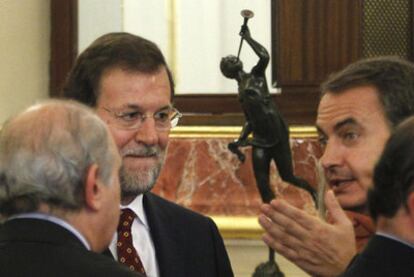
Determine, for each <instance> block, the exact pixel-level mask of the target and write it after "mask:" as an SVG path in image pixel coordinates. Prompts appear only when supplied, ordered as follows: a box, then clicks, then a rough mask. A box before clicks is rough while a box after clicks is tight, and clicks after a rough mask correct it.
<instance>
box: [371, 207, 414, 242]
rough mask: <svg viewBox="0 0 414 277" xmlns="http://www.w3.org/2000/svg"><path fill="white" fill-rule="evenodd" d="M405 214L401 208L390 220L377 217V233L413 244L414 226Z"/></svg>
mask: <svg viewBox="0 0 414 277" xmlns="http://www.w3.org/2000/svg"><path fill="white" fill-rule="evenodd" d="M406 213H407V212H406V211H405V210H404V209H403V208H401V209H400V210H399V211H398V212H397V214H396V215H394V216H393V217H392V218H386V217H383V216H379V217H378V219H377V231H379V232H382V233H385V234H389V235H392V236H394V237H397V238H399V239H401V240H403V241H406V242H408V243H411V244H414V232H413V231H414V226H413V223H412V222H411V220H410V219H409V217H408V216H407V215H406Z"/></svg>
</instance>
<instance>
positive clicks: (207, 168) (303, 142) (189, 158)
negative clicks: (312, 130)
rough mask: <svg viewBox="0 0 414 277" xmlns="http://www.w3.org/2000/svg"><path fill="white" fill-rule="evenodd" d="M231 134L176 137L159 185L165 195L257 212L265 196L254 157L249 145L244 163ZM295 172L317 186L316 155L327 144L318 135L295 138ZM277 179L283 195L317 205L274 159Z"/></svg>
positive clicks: (194, 205) (227, 211)
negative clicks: (321, 144)
mask: <svg viewBox="0 0 414 277" xmlns="http://www.w3.org/2000/svg"><path fill="white" fill-rule="evenodd" d="M232 140H233V139H231V138H171V139H170V144H169V148H168V153H167V157H166V162H165V166H164V168H163V170H162V173H161V176H160V177H159V179H158V182H157V184H156V186H155V188H154V190H153V191H154V192H155V193H156V194H158V195H161V196H162V197H165V198H167V199H169V200H171V201H174V202H176V203H178V204H180V205H183V206H185V207H188V208H190V209H192V210H195V211H197V212H200V213H203V214H208V215H219V216H255V215H257V213H258V211H259V207H260V204H261V198H260V195H259V192H258V189H257V187H256V182H255V178H254V175H253V170H252V162H251V158H250V152H251V149H250V148H249V147H246V148H243V152H244V153H245V154H246V157H247V159H246V161H245V162H244V163H241V162H240V161H239V160H238V159H237V157H236V156H235V155H234V154H232V153H231V152H230V151H229V150H228V149H227V144H228V143H229V142H230V141H232ZM291 148H292V155H293V160H294V170H295V175H298V176H300V177H302V178H303V179H305V180H307V181H308V182H309V183H310V184H312V185H313V186H315V187H316V183H317V170H316V166H315V165H316V161H317V159H318V157H320V154H321V149H320V147H319V145H318V143H317V141H316V138H314V137H313V138H292V139H291ZM270 178H271V184H272V186H273V188H274V191H275V192H276V194H277V195H278V196H279V197H282V198H285V199H287V200H288V201H290V202H291V203H293V204H295V205H296V206H298V207H300V208H303V209H305V210H308V211H312V210H314V208H313V201H312V199H311V197H310V195H309V194H308V193H307V192H305V191H303V190H301V189H298V188H296V187H294V186H292V185H290V184H287V183H285V182H283V181H282V180H281V179H280V177H279V175H278V173H277V170H276V167H275V166H274V165H273V166H272V168H271V174H270Z"/></svg>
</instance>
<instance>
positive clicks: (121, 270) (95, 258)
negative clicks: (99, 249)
mask: <svg viewBox="0 0 414 277" xmlns="http://www.w3.org/2000/svg"><path fill="white" fill-rule="evenodd" d="M77 265H78V266H79V267H80V268H83V271H84V273H85V274H90V275H87V276H94V275H100V274H102V276H122V277H132V276H142V275H137V274H138V273H136V272H132V271H131V270H129V269H128V268H127V267H125V266H123V265H121V264H119V263H117V262H116V261H115V260H113V259H111V258H109V257H106V256H104V255H102V254H98V253H94V252H90V251H88V252H86V253H85V255H84V257H82V259H79V263H77ZM85 276H86V275H85Z"/></svg>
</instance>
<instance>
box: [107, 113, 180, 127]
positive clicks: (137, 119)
mask: <svg viewBox="0 0 414 277" xmlns="http://www.w3.org/2000/svg"><path fill="white" fill-rule="evenodd" d="M103 109H104V110H105V111H107V112H108V113H110V114H111V115H112V117H113V119H114V121H113V124H114V125H115V126H116V127H118V128H119V129H124V130H136V129H139V128H140V127H141V125H142V123H143V122H144V120H145V119H146V118H149V117H152V118H153V119H154V122H155V129H156V130H158V131H168V130H170V129H171V128H174V127H176V126H177V124H178V121H179V119H180V118H181V117H182V116H183V114H182V113H180V112H179V111H178V110H177V109H176V108H173V107H168V108H165V109H162V110H160V111H158V112H156V113H154V114H144V113H141V112H139V111H137V110H132V111H113V110H111V109H108V108H106V107H103Z"/></svg>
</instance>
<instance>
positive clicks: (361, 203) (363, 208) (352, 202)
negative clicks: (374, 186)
mask: <svg viewBox="0 0 414 277" xmlns="http://www.w3.org/2000/svg"><path fill="white" fill-rule="evenodd" d="M337 199H338V202H339V205H341V207H342V209H344V210H346V211H353V212H357V213H364V214H365V213H367V212H368V209H367V203H366V200H363V199H355V198H353V197H352V196H349V195H338V196H337Z"/></svg>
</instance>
